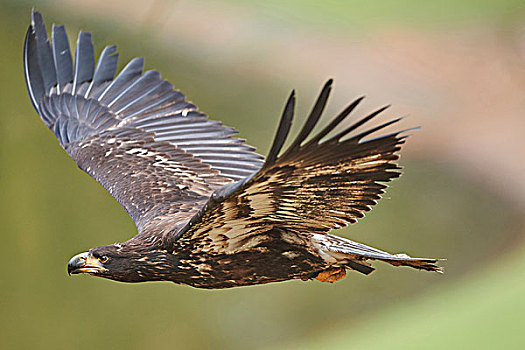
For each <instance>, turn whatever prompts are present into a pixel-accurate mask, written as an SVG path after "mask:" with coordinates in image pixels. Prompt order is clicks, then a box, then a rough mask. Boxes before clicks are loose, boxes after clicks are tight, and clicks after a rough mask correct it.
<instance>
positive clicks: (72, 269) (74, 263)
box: [67, 252, 107, 275]
mask: <svg viewBox="0 0 525 350" xmlns="http://www.w3.org/2000/svg"><path fill="white" fill-rule="evenodd" d="M104 271H107V269H106V268H105V267H104V266H103V265H102V263H101V262H100V261H99V260H98V259H97V258H95V257H94V256H93V255H91V254H89V252H85V253H80V254H78V255H75V256H74V257H72V258H71V260H69V263H68V264H67V273H68V275H71V274H73V275H74V274H77V273H89V274H92V273H99V272H104Z"/></svg>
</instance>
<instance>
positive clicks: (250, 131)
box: [0, 0, 525, 349]
mask: <svg viewBox="0 0 525 350" xmlns="http://www.w3.org/2000/svg"><path fill="white" fill-rule="evenodd" d="M33 6H34V7H35V8H36V9H38V10H39V11H41V12H42V13H43V15H44V19H45V21H46V23H47V25H48V27H49V26H50V25H51V24H52V23H57V24H65V25H66V27H67V29H68V33H69V37H70V41H71V42H72V44H73V43H74V42H75V41H76V34H77V32H78V31H79V30H80V29H82V30H86V31H91V32H93V33H94V41H95V47H96V50H97V52H100V51H101V50H102V48H103V47H104V46H105V45H108V44H118V45H119V52H120V57H121V61H120V62H121V63H120V66H121V67H122V66H123V65H124V63H125V62H127V61H128V60H129V59H131V58H132V57H135V56H144V57H145V58H146V65H147V68H149V69H157V70H159V71H160V72H162V74H163V77H164V78H166V79H168V80H169V81H170V82H172V83H173V84H174V85H175V86H176V88H178V89H180V90H182V91H183V92H184V93H185V94H186V96H187V97H188V99H189V100H191V101H193V102H194V103H196V104H197V105H198V106H199V107H200V109H201V110H202V111H204V112H206V113H207V114H208V115H210V117H211V118H213V119H218V120H221V121H223V122H224V123H225V124H226V125H230V126H234V127H236V128H237V129H238V130H239V131H240V133H241V135H242V137H245V138H247V139H248V142H249V143H250V144H252V145H255V146H257V147H258V149H259V151H260V152H261V153H263V154H266V152H267V151H268V148H269V146H270V141H271V139H272V136H273V134H274V131H275V128H276V125H277V121H278V118H279V116H280V113H281V110H282V106H283V104H284V101H285V99H286V97H287V95H288V93H289V92H290V90H291V89H293V88H295V89H296V92H297V95H298V114H297V115H298V120H301V118H304V117H305V115H306V113H307V112H308V110H309V109H310V108H311V105H312V103H313V101H314V98H315V97H316V95H317V93H318V91H319V89H320V87H321V86H322V84H323V83H324V81H325V80H326V79H328V78H330V77H332V78H334V79H335V89H334V92H333V97H332V99H331V102H330V105H329V108H328V111H327V115H326V118H328V117H330V116H332V115H334V114H335V113H337V112H338V111H339V110H341V109H342V108H344V107H345V105H346V104H347V103H348V102H350V101H351V100H353V99H354V98H356V97H358V96H361V95H366V96H367V98H366V99H365V101H364V103H363V104H362V105H361V107H360V108H359V110H358V111H357V113H356V114H355V116H356V117H359V116H362V115H363V114H364V113H367V112H370V111H372V110H374V109H375V108H378V107H380V106H383V105H385V104H392V107H391V108H390V109H389V110H388V111H387V112H385V113H384V114H385V116H384V118H385V119H391V118H393V117H397V116H400V115H406V116H408V118H406V119H405V120H404V121H403V126H404V127H413V126H418V125H419V126H422V129H421V130H419V131H417V132H415V135H414V136H413V137H411V138H410V139H409V140H408V142H407V144H406V146H405V147H404V150H403V156H402V158H401V161H400V163H401V164H402V165H403V166H404V176H403V177H402V178H401V179H399V180H396V181H394V183H393V184H392V185H391V187H390V189H389V191H388V192H387V195H386V196H385V198H384V199H383V200H382V201H381V202H380V204H379V205H378V206H376V207H375V209H374V210H373V211H372V212H371V213H369V214H368V215H367V217H366V218H365V219H363V220H361V221H360V223H359V224H357V225H353V226H352V227H351V228H349V229H345V230H341V231H338V234H341V235H343V236H346V237H349V238H351V239H354V240H356V241H359V242H363V243H366V244H369V245H372V246H375V247H378V248H381V249H385V250H388V251H391V252H406V253H409V254H411V255H416V256H429V257H439V258H446V259H447V261H445V262H443V263H442V265H443V266H444V267H445V271H446V273H445V274H444V275H438V274H431V273H425V272H418V271H413V270H409V269H404V268H393V267H391V266H386V265H384V264H383V265H382V264H377V271H376V272H374V273H373V274H372V275H370V276H368V277H364V276H362V275H360V274H357V273H350V274H349V276H348V277H347V278H345V279H343V280H342V281H339V282H337V283H335V284H326V283H319V282H317V281H311V282H307V283H305V282H300V281H291V282H284V283H278V284H269V285H263V286H254V287H244V288H236V289H229V290H217V291H208V290H198V289H194V288H191V287H185V286H178V285H174V284H171V283H158V282H157V283H145V284H135V285H131V284H128V285H126V284H122V283H117V282H112V281H109V280H104V279H99V278H92V277H89V276H76V277H74V278H73V277H71V278H70V277H68V276H67V274H66V263H67V261H68V259H69V258H70V257H71V256H72V255H74V254H76V253H78V252H81V251H85V250H87V249H89V248H91V247H95V246H99V245H102V244H110V243H113V242H115V241H124V240H126V239H128V238H129V237H131V236H133V235H134V234H135V227H134V225H133V223H132V221H131V219H130V218H129V217H128V216H127V215H126V214H125V212H124V210H123V209H122V208H121V207H120V206H119V205H118V204H117V202H116V201H114V200H113V199H112V198H111V197H110V195H109V194H108V193H107V192H106V191H105V190H104V189H103V188H102V187H101V186H99V185H98V184H97V183H96V182H95V181H94V180H93V179H91V178H90V177H89V176H88V175H86V174H85V173H83V172H81V171H80V170H78V169H77V167H76V166H75V164H74V162H73V161H72V160H71V159H69V157H67V155H66V154H65V152H64V151H63V150H62V149H61V148H60V147H59V145H58V143H57V141H56V139H55V137H54V135H53V134H52V133H51V132H50V131H49V130H47V129H46V128H45V126H44V125H43V123H42V122H41V121H40V120H39V118H38V117H37V115H36V113H35V112H34V110H33V108H32V106H31V104H30V102H29V99H28V97H27V94H26V89H25V84H24V77H23V70H22V48H23V40H24V36H25V31H26V29H27V26H28V25H29V23H30V15H31V13H30V12H31V8H32V7H33ZM0 23H2V30H1V31H0V45H1V47H2V50H1V53H0V63H1V64H0V77H1V80H0V91H1V93H0V113H1V117H0V160H1V171H0V186H1V187H0V191H1V196H0V198H1V199H0V205H1V212H0V219H1V223H2V225H1V233H0V234H1V237H0V238H1V244H0V263H1V266H2V269H1V272H0V274H1V287H0V347H1V348H2V349H11V348H13V349H16V348H21V349H28V348H31V349H37V348H38V349H47V348H50V349H62V348H63V349H70V348H75V349H92V348H95V347H96V348H106V349H119V348H121V349H147V348H151V349H168V348H169V349H173V348H174V349H248V348H249V349H322V348H326V349H363V348H372V349H374V348H393V349H396V348H405V349H406V348H408V349H421V348H425V349H443V348H452V349H456V348H457V349H459V348H461V349H465V348H476V349H482V348H483V349H494V348H505V349H517V348H522V346H523V342H524V341H525V334H524V333H523V331H522V327H523V324H524V323H525V298H524V295H525V272H524V271H525V240H524V237H525V235H524V233H525V216H524V213H525V161H524V160H525V136H524V135H525V5H524V3H523V1H520V0H499V1H496V0H492V1H491V0H483V1H473V0H465V1H452V0H444V1H433V2H428V1H418V0H397V1H357V0H352V1H342V0H340V1H336V0H331V1H322V2H321V1H313V0H301V1H298V0H281V1H274V0H270V1H253V2H246V1H240V0H218V1H202V0H192V1H189V0H184V1H174V0H173V1H169V0H156V1H153V0H142V1H138V0H127V1H125V0H119V1H102V0H91V1H81V0H78V1H74V0H48V1H32V2H29V1H20V0H1V1H0ZM297 124H299V123H297ZM297 124H296V125H297Z"/></svg>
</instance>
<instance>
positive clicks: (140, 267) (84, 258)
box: [67, 244, 171, 282]
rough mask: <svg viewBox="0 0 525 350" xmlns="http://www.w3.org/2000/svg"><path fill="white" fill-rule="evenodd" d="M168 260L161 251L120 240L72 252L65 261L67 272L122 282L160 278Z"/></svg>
mask: <svg viewBox="0 0 525 350" xmlns="http://www.w3.org/2000/svg"><path fill="white" fill-rule="evenodd" d="M170 263H171V262H170V261H169V259H167V256H166V254H163V253H161V252H160V251H151V252H147V251H146V252H137V251H134V250H131V249H123V246H122V245H121V244H111V245H105V246H101V247H97V248H92V249H90V250H89V251H88V252H84V253H80V254H77V255H75V256H74V257H73V258H71V260H69V263H68V265H67V272H68V274H70V275H71V274H79V273H87V274H90V275H92V276H98V277H104V278H109V279H112V280H116V281H121V282H142V281H151V280H160V279H162V276H163V272H167V271H168V269H169V266H170V265H171V264H170Z"/></svg>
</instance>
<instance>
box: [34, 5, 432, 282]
mask: <svg viewBox="0 0 525 350" xmlns="http://www.w3.org/2000/svg"><path fill="white" fill-rule="evenodd" d="M117 63H118V54H117V53H116V47H115V46H108V47H106V48H105V49H104V50H103V51H102V53H101V55H100V57H99V58H98V60H97V62H95V54H94V50H93V43H92V40H91V34H90V33H85V32H81V33H80V34H79V37H78V41H77V45H76V49H75V60H74V61H73V58H72V53H71V49H70V46H69V41H68V38H67V35H66V32H65V29H64V27H63V26H53V28H52V36H51V40H50V39H49V38H48V35H47V32H46V28H45V25H44V22H43V19H42V16H41V15H40V13H38V12H35V11H34V12H33V15H32V23H31V25H30V26H29V29H28V31H27V35H26V40H25V45H24V71H25V77H26V84H27V90H28V94H29V97H30V100H31V102H32V104H33V107H34V108H35V110H36V111H37V113H38V114H39V115H40V117H41V118H42V120H43V121H44V123H45V124H46V126H47V127H48V128H49V129H51V130H52V131H53V132H54V133H55V135H56V137H57V139H58V141H59V142H60V145H61V146H62V147H63V148H64V150H65V151H66V152H67V153H68V154H69V156H70V157H71V158H73V160H74V161H75V162H76V163H77V165H78V166H79V167H80V168H81V169H82V170H84V171H85V172H87V173H88V174H89V175H91V176H92V177H93V178H95V179H96V180H97V181H98V182H99V183H100V184H101V185H102V186H104V188H106V190H108V191H109V193H111V195H112V196H113V197H114V198H115V199H116V200H117V201H118V202H119V203H120V204H121V205H122V207H124V209H125V210H126V211H127V212H128V214H129V215H130V216H131V218H132V219H133V221H134V222H135V224H136V226H137V229H138V234H137V235H136V236H135V237H133V238H131V239H130V240H128V241H126V242H123V243H115V244H111V245H105V246H100V247H97V248H92V249H90V250H89V251H88V252H85V253H81V254H78V255H76V256H75V257H73V258H72V259H71V260H70V262H69V264H68V272H69V273H88V274H91V275H94V276H100V277H105V278H110V279H113V280H117V281H124V282H142V281H154V280H163V281H173V282H175V283H180V284H187V285H191V286H194V287H201V288H227V287H235V286H244V285H252V284H260V283H268V282H277V281H284V280H289V279H302V280H308V279H313V278H316V279H318V280H320V281H324V282H333V281H336V280H338V279H340V278H343V277H344V276H345V274H346V269H352V270H356V271H359V272H361V273H364V274H369V273H370V272H372V271H373V268H372V267H371V265H370V262H369V261H370V260H381V261H384V262H387V263H390V264H392V265H395V266H410V267H414V268H417V269H423V270H430V271H438V272H439V271H441V268H440V267H439V266H437V265H436V260H435V259H426V258H411V257H409V256H408V255H405V254H389V253H387V252H384V251H381V250H378V249H375V248H372V247H369V246H366V245H363V244H360V243H357V242H353V241H350V240H348V239H345V238H342V237H338V236H335V235H332V234H330V233H329V232H330V231H331V230H332V229H337V228H341V227H344V226H347V225H348V224H351V223H353V222H356V220H357V219H358V218H361V217H363V216H364V213H365V212H366V211H368V210H370V209H371V206H372V205H374V204H376V202H377V200H379V199H380V195H381V194H382V193H383V192H384V190H385V188H386V185H385V184H384V183H386V182H388V181H390V180H391V179H393V178H396V177H398V176H399V175H400V173H399V171H398V169H399V167H398V166H397V165H396V164H395V163H394V161H395V160H396V159H398V155H397V152H398V151H399V150H400V146H401V144H403V143H404V140H405V138H406V136H405V134H404V131H400V132H395V133H391V134H387V135H380V136H376V137H373V136H371V134H373V133H375V132H377V131H380V130H381V129H383V128H385V127H387V126H389V125H391V124H394V123H396V122H397V121H398V119H396V120H392V121H389V122H386V123H383V124H381V125H379V126H376V127H374V128H371V129H368V130H366V129H365V130H364V131H360V132H359V131H357V129H358V128H360V127H362V126H363V125H365V124H366V123H367V122H368V121H370V120H371V119H373V118H375V117H376V116H377V115H379V114H380V112H382V111H383V110H384V109H385V108H381V109H379V110H377V111H376V112H374V113H372V114H370V115H368V116H366V117H364V118H362V119H359V120H358V121H356V122H354V123H353V124H351V125H350V126H347V127H344V128H343V127H342V126H341V125H342V124H343V122H346V120H347V119H348V116H349V114H350V113H351V112H352V110H353V109H355V107H356V106H357V105H358V104H359V102H360V101H361V98H360V99H357V100H356V101H354V102H353V103H351V104H350V105H349V106H348V107H347V108H346V109H345V110H343V111H342V112H341V113H340V114H339V115H337V116H336V117H335V118H334V119H332V120H331V121H330V122H329V123H328V124H327V126H326V127H324V128H323V129H321V131H320V132H318V133H313V129H314V127H315V126H316V125H317V123H318V122H319V120H320V119H321V116H322V112H323V110H324V108H325V106H326V103H327V100H328V96H329V94H330V90H331V86H332V81H331V80H329V81H328V82H327V83H326V84H325V85H324V87H323V89H322V90H321V93H320V96H319V97H318V99H317V101H316V102H315V105H314V107H313V109H312V111H311V113H310V115H309V116H308V118H307V120H306V122H305V124H304V125H303V127H302V129H301V130H300V131H299V133H298V135H297V136H296V137H295V139H294V140H293V141H292V142H291V144H290V146H289V147H287V148H286V149H283V147H284V144H285V142H286V141H287V140H288V136H289V132H290V127H291V125H292V121H293V116H294V106H295V95H294V93H292V94H291V96H290V98H289V99H288V101H287V103H286V106H285V109H284V111H283V115H282V118H281V121H280V123H279V127H278V129H277V133H276V136H275V139H274V142H273V144H272V147H271V149H270V152H269V154H268V156H267V157H266V160H265V159H264V157H263V156H261V155H259V154H257V153H256V152H255V149H254V148H253V147H251V146H248V145H246V144H245V143H244V140H242V139H239V138H236V137H235V136H234V135H235V134H236V131H235V130H234V129H232V128H229V127H226V126H224V125H222V124H221V123H220V122H217V121H212V120H209V119H208V118H207V116H206V115H205V114H203V113H201V112H199V111H198V109H197V108H196V107H195V106H194V105H193V104H191V103H190V102H188V101H186V100H185V97H184V95H183V94H182V93H181V92H180V91H178V90H174V88H173V86H172V85H171V84H170V83H169V82H167V81H165V80H162V79H161V77H160V74H159V73H158V72H156V71H146V72H144V71H143V68H144V60H143V59H142V58H135V59H132V60H131V61H130V62H129V63H128V64H127V65H126V66H125V67H124V68H123V69H122V70H121V71H120V73H119V74H118V75H116V73H117ZM344 124H345V125H346V124H347V123H344Z"/></svg>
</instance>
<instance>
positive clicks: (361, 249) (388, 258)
mask: <svg viewBox="0 0 525 350" xmlns="http://www.w3.org/2000/svg"><path fill="white" fill-rule="evenodd" d="M313 238H314V241H315V242H316V243H317V245H318V247H319V249H320V252H321V255H322V256H323V258H324V259H325V260H327V262H329V263H332V264H334V265H343V266H347V267H349V268H352V269H354V270H357V271H359V272H361V273H364V274H367V275H368V274H369V273H371V272H372V271H373V270H374V269H373V268H372V267H371V264H370V263H369V262H368V260H380V261H383V262H386V263H389V264H390V265H393V266H408V267H412V268H415V269H420V270H427V271H435V272H439V273H442V272H443V268H442V267H441V266H438V265H437V262H438V259H432V258H413V257H411V256H408V255H406V254H390V253H388V252H384V251H382V250H379V249H376V248H373V247H370V246H367V245H364V244H361V243H358V242H354V241H351V240H349V239H346V238H342V237H338V236H335V235H331V234H324V235H322V234H314V235H313Z"/></svg>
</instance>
